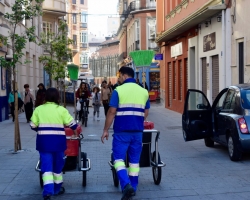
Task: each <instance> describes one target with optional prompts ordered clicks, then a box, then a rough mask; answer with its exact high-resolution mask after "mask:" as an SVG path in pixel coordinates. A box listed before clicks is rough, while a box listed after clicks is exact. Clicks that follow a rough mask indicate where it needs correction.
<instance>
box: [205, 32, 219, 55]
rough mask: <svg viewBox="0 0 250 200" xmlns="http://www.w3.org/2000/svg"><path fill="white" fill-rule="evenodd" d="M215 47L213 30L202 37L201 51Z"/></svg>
mask: <svg viewBox="0 0 250 200" xmlns="http://www.w3.org/2000/svg"><path fill="white" fill-rule="evenodd" d="M215 48H216V35H215V32H214V33H211V34H209V35H206V36H204V37H203V52H206V51H211V50H214V49H215Z"/></svg>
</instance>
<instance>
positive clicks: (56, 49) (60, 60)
mask: <svg viewBox="0 0 250 200" xmlns="http://www.w3.org/2000/svg"><path fill="white" fill-rule="evenodd" d="M67 31H68V30H67V24H66V23H65V22H64V21H63V20H61V21H60V22H59V28H58V33H54V32H47V33H42V36H41V41H40V44H41V46H42V47H43V48H44V55H42V56H40V57H39V62H40V63H42V64H43V65H44V70H45V71H46V72H47V73H48V74H49V76H50V86H51V84H52V79H53V80H55V81H57V83H58V81H59V79H61V78H65V77H66V65H67V62H68V61H70V60H71V58H72V52H71V49H70V48H69V47H68V46H69V45H70V44H72V43H73V40H71V39H69V38H68V37H67Z"/></svg>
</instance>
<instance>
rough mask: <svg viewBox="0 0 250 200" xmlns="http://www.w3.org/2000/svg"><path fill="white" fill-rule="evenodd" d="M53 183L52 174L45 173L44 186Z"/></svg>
mask: <svg viewBox="0 0 250 200" xmlns="http://www.w3.org/2000/svg"><path fill="white" fill-rule="evenodd" d="M52 183H54V180H53V174H52V172H45V173H44V174H43V184H44V185H46V184H52Z"/></svg>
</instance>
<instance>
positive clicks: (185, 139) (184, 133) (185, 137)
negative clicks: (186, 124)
mask: <svg viewBox="0 0 250 200" xmlns="http://www.w3.org/2000/svg"><path fill="white" fill-rule="evenodd" d="M182 133H183V139H184V141H185V142H186V141H188V136H187V134H186V132H185V131H184V130H182Z"/></svg>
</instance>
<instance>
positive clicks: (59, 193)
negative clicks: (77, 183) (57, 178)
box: [55, 187, 65, 196]
mask: <svg viewBox="0 0 250 200" xmlns="http://www.w3.org/2000/svg"><path fill="white" fill-rule="evenodd" d="M64 193H65V188H64V187H61V188H60V191H59V192H58V194H56V195H55V196H57V195H61V194H64Z"/></svg>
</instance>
